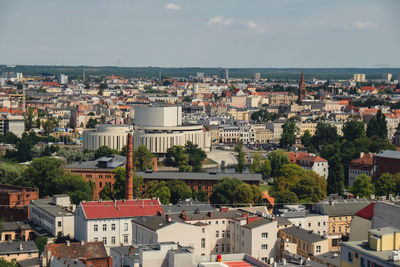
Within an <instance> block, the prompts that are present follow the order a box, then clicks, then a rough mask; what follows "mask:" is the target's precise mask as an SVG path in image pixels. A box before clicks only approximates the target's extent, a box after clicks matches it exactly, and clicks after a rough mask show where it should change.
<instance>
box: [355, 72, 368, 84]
mask: <svg viewBox="0 0 400 267" xmlns="http://www.w3.org/2000/svg"><path fill="white" fill-rule="evenodd" d="M354 81H356V82H358V83H360V82H365V73H354Z"/></svg>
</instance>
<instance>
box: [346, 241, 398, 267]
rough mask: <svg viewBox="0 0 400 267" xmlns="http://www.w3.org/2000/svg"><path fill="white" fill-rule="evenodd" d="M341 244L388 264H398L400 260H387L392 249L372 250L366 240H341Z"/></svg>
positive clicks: (390, 255)
mask: <svg viewBox="0 0 400 267" xmlns="http://www.w3.org/2000/svg"><path fill="white" fill-rule="evenodd" d="M342 246H344V247H348V248H351V249H354V250H355V251H358V252H359V253H362V254H365V255H368V256H370V257H373V258H376V259H378V260H380V261H382V262H386V263H389V264H390V265H395V266H400V261H393V260H388V259H389V258H392V250H383V251H376V250H373V249H371V248H370V247H369V245H368V242H366V241H349V242H343V243H342Z"/></svg>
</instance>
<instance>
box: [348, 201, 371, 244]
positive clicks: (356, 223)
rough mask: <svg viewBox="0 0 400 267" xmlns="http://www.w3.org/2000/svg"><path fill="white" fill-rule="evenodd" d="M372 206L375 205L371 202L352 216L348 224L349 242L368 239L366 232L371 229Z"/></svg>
mask: <svg viewBox="0 0 400 267" xmlns="http://www.w3.org/2000/svg"><path fill="white" fill-rule="evenodd" d="M374 206H375V203H374V202H372V203H370V204H369V205H368V206H366V207H365V208H363V209H362V210H359V211H358V212H357V213H356V214H355V215H354V217H353V219H352V220H351V223H350V237H349V240H350V241H361V240H367V239H368V230H370V229H371V228H372V217H373V216H374Z"/></svg>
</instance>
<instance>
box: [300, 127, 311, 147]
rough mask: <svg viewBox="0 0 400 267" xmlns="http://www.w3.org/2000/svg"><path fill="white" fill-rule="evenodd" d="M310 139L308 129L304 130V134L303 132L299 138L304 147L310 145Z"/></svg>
mask: <svg viewBox="0 0 400 267" xmlns="http://www.w3.org/2000/svg"><path fill="white" fill-rule="evenodd" d="M311 139H312V136H311V133H310V131H309V130H306V131H305V132H304V134H303V135H302V136H301V138H300V140H301V144H302V145H303V146H304V147H310V146H311Z"/></svg>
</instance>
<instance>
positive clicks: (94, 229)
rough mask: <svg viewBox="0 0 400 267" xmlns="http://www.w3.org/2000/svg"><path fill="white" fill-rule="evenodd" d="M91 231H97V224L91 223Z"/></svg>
mask: <svg viewBox="0 0 400 267" xmlns="http://www.w3.org/2000/svg"><path fill="white" fill-rule="evenodd" d="M93 231H95V232H97V231H98V226H97V224H95V225H93Z"/></svg>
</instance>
